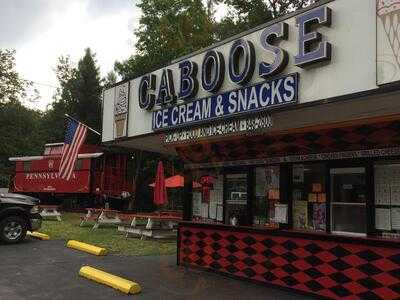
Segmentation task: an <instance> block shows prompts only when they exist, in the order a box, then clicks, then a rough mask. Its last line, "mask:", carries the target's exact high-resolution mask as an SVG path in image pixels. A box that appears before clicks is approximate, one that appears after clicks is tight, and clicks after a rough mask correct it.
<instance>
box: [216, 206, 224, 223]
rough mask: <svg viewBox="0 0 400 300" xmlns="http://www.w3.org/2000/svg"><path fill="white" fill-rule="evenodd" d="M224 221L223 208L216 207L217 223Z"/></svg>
mask: <svg viewBox="0 0 400 300" xmlns="http://www.w3.org/2000/svg"><path fill="white" fill-rule="evenodd" d="M223 220H224V207H223V206H222V205H217V221H220V222H222V221H223Z"/></svg>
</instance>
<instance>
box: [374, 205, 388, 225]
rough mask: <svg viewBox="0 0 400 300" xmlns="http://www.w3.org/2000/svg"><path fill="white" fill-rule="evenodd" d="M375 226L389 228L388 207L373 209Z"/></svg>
mask: <svg viewBox="0 0 400 300" xmlns="http://www.w3.org/2000/svg"><path fill="white" fill-rule="evenodd" d="M375 228H376V229H380V230H391V228H392V226H391V222H390V209H387V208H376V209H375Z"/></svg>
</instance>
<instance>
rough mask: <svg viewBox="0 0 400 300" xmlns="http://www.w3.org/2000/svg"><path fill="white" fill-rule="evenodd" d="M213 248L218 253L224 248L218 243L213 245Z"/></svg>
mask: <svg viewBox="0 0 400 300" xmlns="http://www.w3.org/2000/svg"><path fill="white" fill-rule="evenodd" d="M211 248H213V249H214V250H215V251H218V250H220V249H221V248H222V246H221V245H220V244H218V243H212V244H211Z"/></svg>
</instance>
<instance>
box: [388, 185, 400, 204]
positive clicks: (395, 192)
mask: <svg viewBox="0 0 400 300" xmlns="http://www.w3.org/2000/svg"><path fill="white" fill-rule="evenodd" d="M390 195H391V204H392V205H400V184H393V185H392V186H391V188H390Z"/></svg>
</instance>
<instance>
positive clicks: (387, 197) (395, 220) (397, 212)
mask: <svg viewBox="0 0 400 300" xmlns="http://www.w3.org/2000/svg"><path fill="white" fill-rule="evenodd" d="M375 228H376V230H377V231H378V232H379V233H380V234H381V235H382V236H384V237H388V238H400V162H386V163H377V164H376V165H375Z"/></svg>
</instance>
